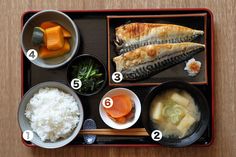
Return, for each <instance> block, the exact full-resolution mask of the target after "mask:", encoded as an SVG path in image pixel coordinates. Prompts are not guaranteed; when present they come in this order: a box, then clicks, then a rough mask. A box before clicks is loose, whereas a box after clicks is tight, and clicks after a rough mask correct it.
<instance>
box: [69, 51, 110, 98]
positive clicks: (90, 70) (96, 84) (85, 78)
mask: <svg viewBox="0 0 236 157" xmlns="http://www.w3.org/2000/svg"><path fill="white" fill-rule="evenodd" d="M73 79H79V80H80V82H81V87H80V88H79V89H74V90H75V92H77V93H78V94H79V95H82V96H91V95H94V94H97V93H98V92H99V91H101V90H102V89H103V88H104V86H105V84H106V81H107V71H106V68H105V66H104V64H103V63H102V62H101V61H100V60H99V59H98V58H97V57H95V56H92V55H89V54H83V55H80V56H78V57H76V58H74V59H73V60H72V61H71V62H70V63H69V65H68V67H67V81H68V84H69V85H70V86H71V82H72V80H73Z"/></svg>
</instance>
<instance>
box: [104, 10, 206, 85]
mask: <svg viewBox="0 0 236 157" xmlns="http://www.w3.org/2000/svg"><path fill="white" fill-rule="evenodd" d="M175 17H176V18H181V17H203V18H204V19H203V20H204V32H205V33H204V34H207V28H206V27H207V13H192V14H179V15H178V14H173V15H133V16H132V15H121V16H118V15H114V16H113V15H111V16H107V18H106V19H107V33H108V34H107V38H108V40H107V46H108V48H107V49H108V50H107V55H108V58H107V62H108V65H107V69H108V84H109V86H112V87H117V86H126V87H130V86H155V85H160V84H162V83H163V82H166V81H163V82H142V83H139V82H128V83H122V82H120V83H114V82H112V81H111V64H112V63H111V57H110V56H111V43H110V40H111V39H110V31H111V29H110V20H111V19H119V18H120V19H124V18H131V19H135V18H136V19H139V18H175ZM204 44H205V45H206V47H207V36H206V35H204ZM204 52H205V54H204V55H205V67H204V68H205V72H204V77H205V79H204V80H203V81H199V82H197V81H188V82H189V83H190V84H193V85H207V84H208V75H207V73H208V65H207V53H208V51H207V49H206V50H205V51H204Z"/></svg>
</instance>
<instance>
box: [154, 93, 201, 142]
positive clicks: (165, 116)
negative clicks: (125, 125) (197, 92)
mask: <svg viewBox="0 0 236 157" xmlns="http://www.w3.org/2000/svg"><path fill="white" fill-rule="evenodd" d="M200 116H201V115H200V112H199V111H198V107H197V106H196V105H195V102H194V99H193V98H192V96H191V95H190V94H189V93H187V92H186V91H184V90H179V89H171V90H167V91H165V92H163V93H162V94H160V95H157V96H156V97H155V98H154V99H153V101H152V103H151V108H150V117H151V120H152V122H153V124H154V126H155V127H156V129H159V130H160V131H161V132H162V135H163V136H164V137H169V136H173V137H177V138H183V137H185V136H187V135H189V134H191V133H192V132H193V128H194V124H196V123H197V122H198V121H199V120H200Z"/></svg>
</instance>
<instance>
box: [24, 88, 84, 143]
mask: <svg viewBox="0 0 236 157" xmlns="http://www.w3.org/2000/svg"><path fill="white" fill-rule="evenodd" d="M25 116H26V117H27V118H28V119H29V121H30V126H31V128H32V130H33V131H34V132H35V133H37V135H38V136H39V137H40V139H41V140H42V141H47V140H48V141H51V142H55V141H56V140H58V139H60V138H66V137H68V136H69V135H70V134H71V133H72V132H73V130H74V129H75V128H76V127H77V124H78V123H79V121H80V117H79V116H80V112H79V108H78V104H77V102H76V100H75V98H74V97H73V96H72V95H70V94H67V93H64V92H63V91H61V90H59V89H57V88H48V87H46V88H40V89H39V90H38V92H37V93H35V94H34V96H33V97H32V98H31V99H30V100H29V103H28V104H27V106H26V110H25Z"/></svg>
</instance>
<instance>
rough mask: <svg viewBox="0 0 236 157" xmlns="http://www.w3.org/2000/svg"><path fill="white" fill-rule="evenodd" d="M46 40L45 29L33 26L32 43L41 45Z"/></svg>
mask: <svg viewBox="0 0 236 157" xmlns="http://www.w3.org/2000/svg"><path fill="white" fill-rule="evenodd" d="M45 42H46V38H45V30H44V29H42V28H40V27H34V30H33V34H32V43H33V44H34V45H35V46H39V45H43V44H44V43H45Z"/></svg>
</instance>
